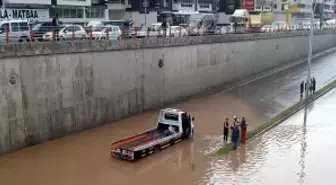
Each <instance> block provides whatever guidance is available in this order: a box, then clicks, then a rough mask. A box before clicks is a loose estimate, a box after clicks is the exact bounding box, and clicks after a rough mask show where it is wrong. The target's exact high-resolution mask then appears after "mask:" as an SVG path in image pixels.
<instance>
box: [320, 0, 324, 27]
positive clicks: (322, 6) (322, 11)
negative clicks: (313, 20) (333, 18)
mask: <svg viewBox="0 0 336 185" xmlns="http://www.w3.org/2000/svg"><path fill="white" fill-rule="evenodd" d="M324 3H325V0H322V5H321V10H320V29H322V26H323V17H324Z"/></svg>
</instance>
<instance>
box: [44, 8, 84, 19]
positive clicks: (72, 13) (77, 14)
mask: <svg viewBox="0 0 336 185" xmlns="http://www.w3.org/2000/svg"><path fill="white" fill-rule="evenodd" d="M83 12H84V10H83V8H56V9H55V13H57V14H58V17H59V18H72V19H74V18H84V16H83V15H84V13H83ZM50 15H53V14H52V13H51V12H50Z"/></svg>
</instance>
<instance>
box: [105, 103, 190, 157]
mask: <svg viewBox="0 0 336 185" xmlns="http://www.w3.org/2000/svg"><path fill="white" fill-rule="evenodd" d="M193 136H194V117H192V116H191V115H190V114H188V113H187V112H184V111H182V110H179V109H172V108H166V109H161V110H160V113H159V118H158V121H157V126H156V128H154V129H152V130H149V131H147V132H144V133H141V134H137V135H135V136H131V137H128V138H126V139H122V140H119V141H116V142H112V143H111V156H112V157H116V158H119V159H123V160H128V161H135V160H137V159H140V158H143V157H146V156H148V155H151V154H154V153H155V152H157V151H160V150H163V149H165V148H168V147H170V146H172V145H174V144H175V143H178V142H181V141H182V140H186V139H191V138H193Z"/></svg>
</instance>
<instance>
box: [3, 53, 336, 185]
mask: <svg viewBox="0 0 336 185" xmlns="http://www.w3.org/2000/svg"><path fill="white" fill-rule="evenodd" d="M335 59H336V53H332V54H330V55H328V56H326V57H323V58H320V59H319V60H318V62H315V63H313V64H312V73H313V76H315V78H316V81H317V87H320V86H321V85H322V84H324V83H326V82H327V81H329V80H330V79H333V78H335V77H336V73H335V71H336V64H334V61H335ZM305 78H306V67H305V65H299V66H297V67H294V68H291V69H289V70H286V71H283V72H280V73H277V74H275V75H272V76H269V77H266V78H264V79H260V80H257V81H255V82H252V83H249V84H246V85H244V86H241V87H237V88H234V89H232V90H229V91H222V92H219V93H216V94H213V95H209V96H204V97H201V98H198V99H194V100H191V101H188V102H184V103H180V104H176V105H174V106H172V107H175V108H181V109H185V110H187V111H188V112H190V113H192V114H193V116H195V118H196V130H195V138H194V141H193V142H183V143H181V144H178V145H175V146H173V147H171V148H168V149H167V150H164V151H162V152H160V153H158V154H155V155H153V156H150V157H148V158H145V159H143V160H141V161H138V162H136V163H127V162H124V161H119V160H117V159H111V158H110V156H109V146H110V142H111V141H115V140H118V139H121V138H124V137H125V136H130V135H133V134H137V133H140V132H143V131H145V130H147V129H149V128H152V127H154V126H155V121H156V114H157V111H153V112H146V113H142V114H139V115H136V116H132V117H130V118H127V119H123V120H120V121H117V122H114V123H113V124H107V125H105V126H103V127H100V128H96V129H92V130H87V131H84V132H81V133H78V134H74V135H71V136H67V137H64V138H61V139H58V140H54V141H50V142H46V143H43V144H40V145H36V146H33V147H30V148H26V149H23V150H20V151H17V152H13V153H10V154H7V155H3V156H0V184H4V185H16V184H20V185H21V184H26V185H45V184H48V185H76V184H78V185H92V184H95V185H108V184H111V185H116V184H118V185H133V184H148V185H159V184H160V185H166V184H167V185H171V184H211V183H212V182H216V183H219V181H225V179H226V178H228V177H229V178H233V179H235V178H238V177H236V175H237V173H238V172H239V170H242V169H241V167H240V165H241V162H239V160H238V161H237V160H236V159H237V157H236V155H235V153H232V154H230V155H229V156H227V157H225V156H221V157H219V158H213V157H212V156H211V155H208V154H211V153H213V152H214V151H216V150H217V149H218V148H219V147H221V146H222V145H223V143H222V136H221V134H222V121H223V120H224V118H225V117H229V118H230V119H231V118H232V117H233V116H235V115H236V116H239V117H241V116H245V117H246V118H247V120H248V122H249V124H250V128H251V127H254V126H257V125H258V124H260V123H262V122H263V121H264V120H266V119H267V118H269V117H270V116H272V115H275V114H277V113H279V112H280V111H281V110H283V109H284V108H286V107H289V106H290V105H291V104H293V103H295V102H297V101H299V84H300V82H301V81H302V80H304V79H305ZM259 140H260V139H259ZM255 141H256V142H257V141H258V139H257V140H255ZM257 152H258V151H257ZM254 153H255V151H254V149H251V150H246V152H245V155H246V156H249V155H255V154H254ZM259 153H260V154H259V156H263V155H266V152H264V151H259ZM264 153H265V154H264ZM238 158H241V160H244V155H243V154H242V155H239V157H238ZM191 162H193V163H194V164H195V165H196V166H195V168H191V166H190V163H191ZM259 167H260V165H259V166H258V165H255V166H254V167H253V168H247V169H244V170H245V172H246V171H247V172H246V173H253V172H254V171H257V170H258V168H259ZM223 168H224V169H225V170H226V171H225V173H224V172H223ZM219 173H223V174H224V176H220V175H219V176H218V174H219ZM265 173H266V172H265ZM214 174H217V176H218V178H215V179H217V180H215V181H214V180H213V179H214V177H213V176H214ZM268 175H272V173H270V174H268ZM218 179H219V180H218ZM243 179H244V178H243ZM246 181H248V179H247V180H246Z"/></svg>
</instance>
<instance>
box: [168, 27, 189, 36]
mask: <svg viewBox="0 0 336 185" xmlns="http://www.w3.org/2000/svg"><path fill="white" fill-rule="evenodd" d="M168 30H169V31H167V36H169V35H170V36H172V37H180V36H182V37H183V36H187V35H188V31H187V30H186V29H184V28H183V27H182V26H171V27H169V28H168ZM169 32H170V34H169Z"/></svg>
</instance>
